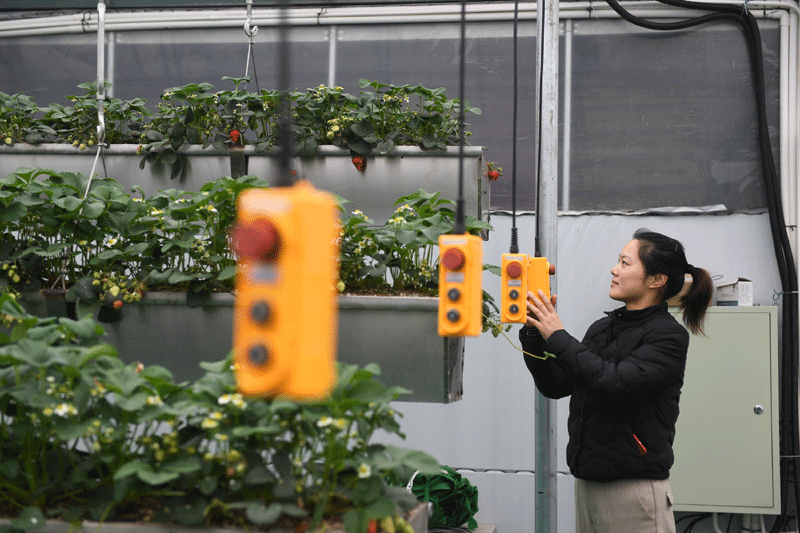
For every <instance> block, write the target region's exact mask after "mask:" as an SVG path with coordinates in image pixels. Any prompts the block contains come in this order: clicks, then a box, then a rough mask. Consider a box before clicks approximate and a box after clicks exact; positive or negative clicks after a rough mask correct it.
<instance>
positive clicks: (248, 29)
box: [244, 0, 261, 92]
mask: <svg viewBox="0 0 800 533" xmlns="http://www.w3.org/2000/svg"><path fill="white" fill-rule="evenodd" d="M252 20H253V0H247V18H246V19H245V21H244V33H245V34H246V35H247V37H248V38H249V43H248V45H247V62H246V64H245V67H244V77H245V78H247V77H248V76H249V74H250V62H251V61H252V63H253V78H254V79H255V82H256V91H259V92H260V91H261V88H260V87H259V86H258V73H257V72H256V58H255V55H254V54H253V45H254V44H255V41H254V40H253V37H255V35H256V33H258V26H251V25H250V22H251V21H252ZM244 88H245V89H246V88H247V80H245V82H244Z"/></svg>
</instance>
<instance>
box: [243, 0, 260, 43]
mask: <svg viewBox="0 0 800 533" xmlns="http://www.w3.org/2000/svg"><path fill="white" fill-rule="evenodd" d="M251 20H253V0H247V19H246V20H245V21H244V32H245V33H246V34H247V36H248V37H250V38H251V39H252V38H253V36H254V35H255V34H256V33H258V26H253V27H252V28H251V27H250V21H251Z"/></svg>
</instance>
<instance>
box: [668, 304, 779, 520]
mask: <svg viewBox="0 0 800 533" xmlns="http://www.w3.org/2000/svg"><path fill="white" fill-rule="evenodd" d="M673 312H676V313H677V309H673ZM777 320H778V312H777V308H776V307H712V308H709V311H708V315H707V318H706V325H705V336H702V335H693V336H692V339H691V342H690V344H689V356H688V360H687V363H686V377H685V381H684V386H683V389H682V392H681V402H680V407H681V412H680V417H679V418H678V424H677V428H676V437H675V445H674V450H675V465H674V466H673V468H672V470H671V475H670V484H671V486H672V492H673V496H674V502H675V510H677V511H700V512H719V513H722V512H726V513H728V512H732V513H745V514H778V513H779V512H780V506H781V502H780V482H779V480H780V472H779V467H780V465H779V463H780V457H779V446H778V444H779V442H778V438H779V437H778V386H779V381H778V338H777V337H778V333H777V332H778V325H777Z"/></svg>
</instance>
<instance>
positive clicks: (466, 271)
mask: <svg viewBox="0 0 800 533" xmlns="http://www.w3.org/2000/svg"><path fill="white" fill-rule="evenodd" d="M482 246H483V241H482V240H481V238H480V237H479V236H477V235H469V234H464V235H440V236H439V335H441V336H442V337H464V336H469V337H477V336H478V335H480V334H481V332H482V331H483V318H482V313H481V311H482V308H483V289H482V274H483V251H482Z"/></svg>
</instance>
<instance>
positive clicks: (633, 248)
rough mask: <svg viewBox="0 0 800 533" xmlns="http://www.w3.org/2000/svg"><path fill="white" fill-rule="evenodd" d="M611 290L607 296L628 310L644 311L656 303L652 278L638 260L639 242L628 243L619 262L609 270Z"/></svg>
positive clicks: (620, 255)
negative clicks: (621, 303)
mask: <svg viewBox="0 0 800 533" xmlns="http://www.w3.org/2000/svg"><path fill="white" fill-rule="evenodd" d="M611 275H612V276H613V277H612V278H611V290H610V291H609V293H608V295H609V296H610V297H611V298H613V299H614V300H618V301H620V302H623V303H624V304H625V307H627V308H628V309H631V310H634V309H644V308H645V307H649V306H651V305H655V304H656V303H658V290H657V289H654V288H653V287H652V285H651V284H652V282H653V276H648V275H647V274H646V273H645V270H644V265H643V264H642V262H641V261H640V260H639V241H637V240H636V239H634V240H632V241H630V242H629V243H628V244H626V245H625V247H624V248H622V252H620V254H619V262H618V263H617V264H616V266H614V268H612V269H611Z"/></svg>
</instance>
